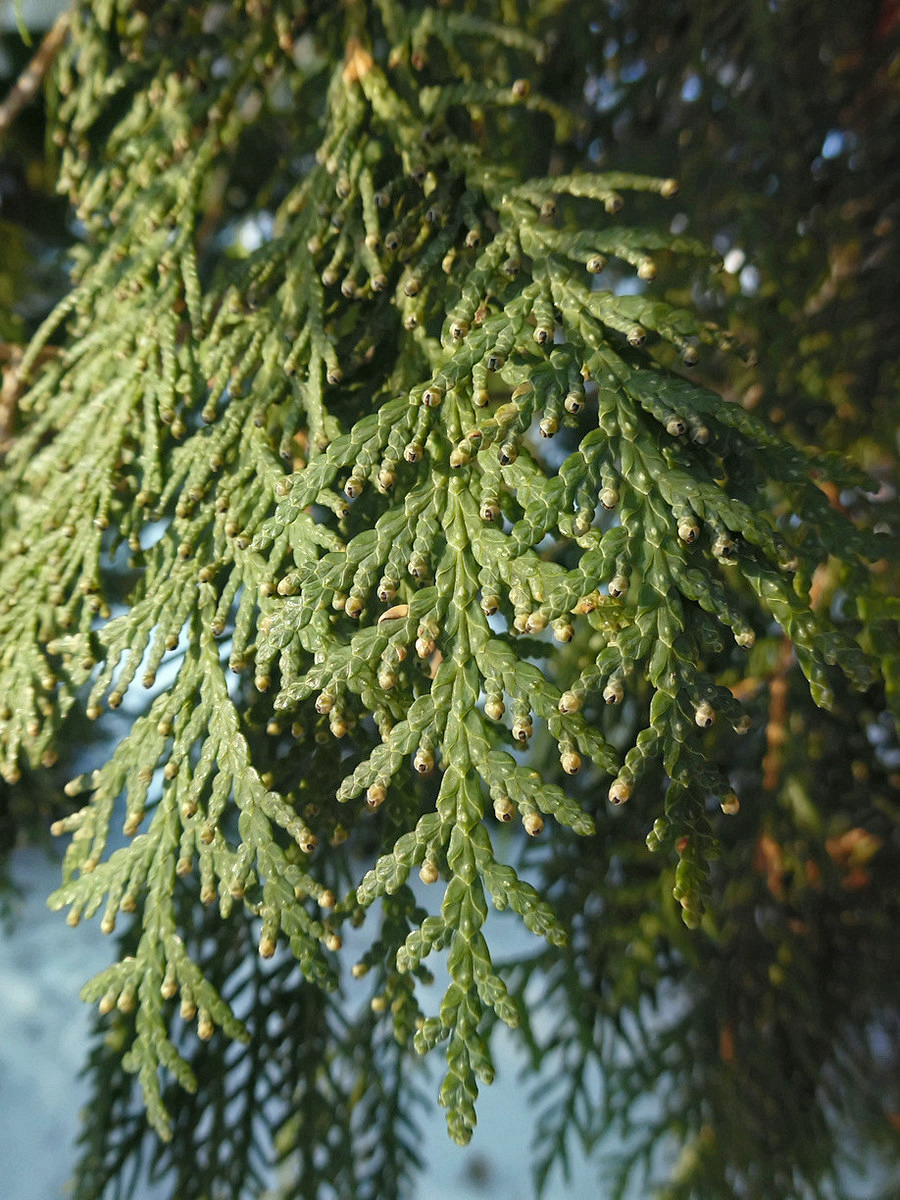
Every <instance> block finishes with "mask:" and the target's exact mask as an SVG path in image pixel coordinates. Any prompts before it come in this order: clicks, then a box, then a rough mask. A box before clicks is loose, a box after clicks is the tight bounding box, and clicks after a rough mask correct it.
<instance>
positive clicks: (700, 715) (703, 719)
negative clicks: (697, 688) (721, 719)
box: [694, 703, 716, 729]
mask: <svg viewBox="0 0 900 1200" xmlns="http://www.w3.org/2000/svg"><path fill="white" fill-rule="evenodd" d="M715 719H716V710H715V709H714V708H713V706H712V705H711V704H706V703H703V704H699V705H698V706H697V709H696V711H695V712H694V720H695V722H696V723H697V724H698V725H699V726H700V728H701V729H708V728H709V727H710V725H712V723H713V721H715Z"/></svg>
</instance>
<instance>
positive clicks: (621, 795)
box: [609, 779, 631, 804]
mask: <svg viewBox="0 0 900 1200" xmlns="http://www.w3.org/2000/svg"><path fill="white" fill-rule="evenodd" d="M630 796H631V784H630V783H626V782H625V781H624V780H622V779H614V780H613V782H612V784H611V785H610V789H609V799H610V803H612V804H624V803H625V801H626V800H627V799H628V798H629V797H630Z"/></svg>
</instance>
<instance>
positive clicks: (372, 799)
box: [366, 781, 387, 808]
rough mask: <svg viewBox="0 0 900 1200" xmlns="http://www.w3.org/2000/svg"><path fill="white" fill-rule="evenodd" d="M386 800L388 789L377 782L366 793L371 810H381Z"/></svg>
mask: <svg viewBox="0 0 900 1200" xmlns="http://www.w3.org/2000/svg"><path fill="white" fill-rule="evenodd" d="M386 799H387V788H385V786H384V784H383V783H378V782H377V781H376V782H375V783H373V784H372V785H371V787H369V789H368V791H367V792H366V804H368V806H369V808H380V807H381V805H382V804H384V802H385V800H386Z"/></svg>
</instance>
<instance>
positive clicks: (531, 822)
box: [522, 812, 544, 837]
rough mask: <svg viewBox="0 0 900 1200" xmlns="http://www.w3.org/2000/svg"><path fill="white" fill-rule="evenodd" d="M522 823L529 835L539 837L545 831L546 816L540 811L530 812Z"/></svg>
mask: <svg viewBox="0 0 900 1200" xmlns="http://www.w3.org/2000/svg"><path fill="white" fill-rule="evenodd" d="M522 825H523V826H524V829H525V832H526V833H527V834H528V836H529V837H539V836H540V835H541V834H542V833H543V832H544V818H543V817H542V816H541V814H540V813H536V812H532V813H528V815H527V816H526V817H525V819H524V820H523V821H522Z"/></svg>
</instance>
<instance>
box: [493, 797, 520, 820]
mask: <svg viewBox="0 0 900 1200" xmlns="http://www.w3.org/2000/svg"><path fill="white" fill-rule="evenodd" d="M515 815H516V806H515V805H514V804H513V802H512V800H510V798H509V797H508V796H500V797H498V799H496V800H495V801H494V816H495V817H496V818H497V820H498V821H504V822H505V821H511V820H512V819H513V817H514V816H515Z"/></svg>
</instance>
